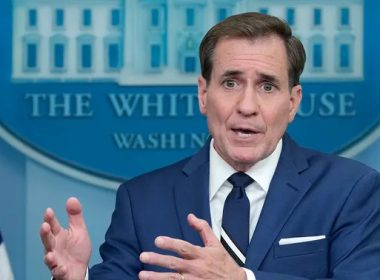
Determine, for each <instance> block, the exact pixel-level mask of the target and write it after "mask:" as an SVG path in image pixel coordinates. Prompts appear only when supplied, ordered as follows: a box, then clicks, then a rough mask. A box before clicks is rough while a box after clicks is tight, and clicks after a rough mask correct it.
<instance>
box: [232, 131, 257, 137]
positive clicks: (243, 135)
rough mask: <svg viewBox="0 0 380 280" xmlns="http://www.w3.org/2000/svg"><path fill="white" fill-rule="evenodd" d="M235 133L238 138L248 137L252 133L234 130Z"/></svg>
mask: <svg viewBox="0 0 380 280" xmlns="http://www.w3.org/2000/svg"><path fill="white" fill-rule="evenodd" d="M236 132H237V135H238V136H240V137H249V136H251V135H252V134H253V133H252V131H249V130H236Z"/></svg>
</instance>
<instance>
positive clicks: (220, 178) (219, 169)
mask: <svg viewBox="0 0 380 280" xmlns="http://www.w3.org/2000/svg"><path fill="white" fill-rule="evenodd" d="M281 149H282V139H280V141H278V143H277V146H276V149H275V150H274V151H273V152H272V153H271V154H270V155H269V156H268V157H266V158H264V159H263V160H260V161H259V162H257V163H256V164H255V165H253V166H252V167H251V168H250V169H248V171H247V172H245V173H247V174H248V175H249V176H251V177H252V179H254V180H255V182H257V183H258V185H259V186H260V187H261V188H262V189H263V190H264V191H265V192H266V193H267V192H268V189H269V185H270V182H271V181H272V177H273V174H274V172H275V170H276V167H277V163H278V160H279V158H280V154H281ZM235 172H237V171H236V170H235V169H234V168H233V167H232V166H230V165H229V164H228V163H227V162H225V161H224V159H223V158H222V157H221V156H220V155H219V154H218V153H217V151H216V150H215V148H214V139H212V140H211V143H210V179H209V180H210V182H209V183H210V190H209V192H210V193H209V194H210V196H209V197H210V200H211V199H212V198H213V197H214V195H215V194H216V192H217V191H218V190H219V188H220V187H221V186H222V185H223V183H224V182H225V181H226V180H227V179H228V177H230V176H231V175H232V174H234V173H235Z"/></svg>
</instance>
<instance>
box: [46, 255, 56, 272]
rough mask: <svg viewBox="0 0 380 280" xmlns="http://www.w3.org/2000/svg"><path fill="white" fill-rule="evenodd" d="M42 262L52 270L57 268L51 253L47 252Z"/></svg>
mask: <svg viewBox="0 0 380 280" xmlns="http://www.w3.org/2000/svg"><path fill="white" fill-rule="evenodd" d="M44 262H45V264H46V266H47V267H48V268H49V269H50V270H52V269H54V268H55V267H56V266H57V259H56V257H55V255H54V253H53V252H48V253H47V254H46V255H45V257H44Z"/></svg>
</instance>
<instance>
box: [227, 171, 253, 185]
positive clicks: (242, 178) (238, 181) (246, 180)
mask: <svg viewBox="0 0 380 280" xmlns="http://www.w3.org/2000/svg"><path fill="white" fill-rule="evenodd" d="M227 181H228V182H230V183H231V184H232V185H233V186H234V188H245V187H246V186H248V185H249V184H251V183H252V182H253V179H252V178H251V177H250V176H249V175H247V174H245V173H244V172H236V173H234V174H232V175H231V176H230V177H229V178H228V179H227Z"/></svg>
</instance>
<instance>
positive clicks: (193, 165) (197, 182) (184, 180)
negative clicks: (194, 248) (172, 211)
mask: <svg viewBox="0 0 380 280" xmlns="http://www.w3.org/2000/svg"><path fill="white" fill-rule="evenodd" d="M209 146H210V139H209V141H208V142H207V143H206V145H204V147H203V148H202V149H201V150H200V151H199V152H198V153H197V154H195V155H194V156H193V157H192V158H191V159H190V160H189V162H188V163H187V164H186V165H185V166H184V168H183V170H182V171H183V174H182V176H181V177H180V178H179V180H178V181H177V182H176V185H175V186H174V197H175V203H176V207H177V213H178V219H179V224H180V226H181V230H182V234H183V238H184V240H186V241H188V242H190V243H192V244H195V245H199V246H201V245H203V242H202V240H201V238H200V236H199V234H198V233H197V232H196V231H195V230H194V229H192V228H191V227H190V226H189V224H188V223H187V215H188V214H190V213H193V214H195V215H196V216H197V217H198V218H201V219H205V220H206V221H207V222H208V223H209V224H210V225H211V217H210V203H209Z"/></svg>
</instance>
